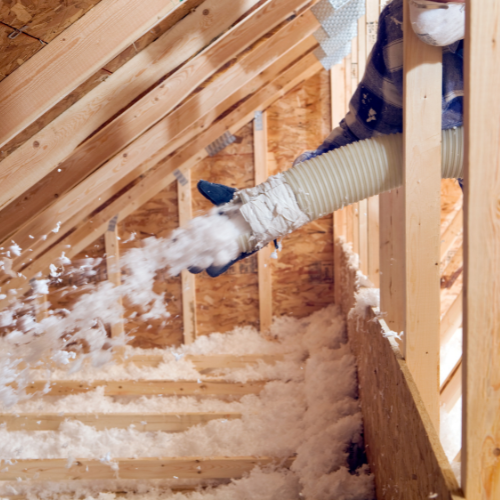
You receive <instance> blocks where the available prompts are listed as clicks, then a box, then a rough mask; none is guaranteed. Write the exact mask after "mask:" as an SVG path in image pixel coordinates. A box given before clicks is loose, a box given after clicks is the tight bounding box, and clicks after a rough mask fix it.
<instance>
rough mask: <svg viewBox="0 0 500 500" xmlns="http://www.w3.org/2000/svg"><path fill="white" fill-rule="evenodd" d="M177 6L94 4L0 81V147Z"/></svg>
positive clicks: (126, 1) (176, 1)
mask: <svg viewBox="0 0 500 500" xmlns="http://www.w3.org/2000/svg"><path fill="white" fill-rule="evenodd" d="M180 4H181V1H180V0H170V1H167V2H165V1H164V0H151V1H148V2H147V4H146V5H142V4H141V5H139V4H138V3H137V2H136V1H135V0H103V1H101V2H100V3H98V4H97V5H96V6H95V7H94V8H93V9H92V10H90V11H89V12H88V13H87V14H86V15H85V16H83V17H82V18H80V19H79V20H78V21H76V22H75V23H74V24H73V25H71V26H70V27H69V28H67V29H66V30H64V31H63V32H62V33H61V34H60V35H59V36H58V37H57V38H55V39H54V40H52V42H51V43H50V44H49V45H47V46H45V47H44V48H43V50H41V51H40V52H38V53H37V54H35V55H34V56H33V57H31V58H30V59H29V60H28V61H26V63H24V64H23V65H22V66H21V67H19V68H18V69H17V71H15V72H14V73H12V74H11V75H9V77H7V78H6V79H5V80H3V81H2V82H0V115H1V116H2V122H1V123H0V146H3V145H4V144H5V143H6V142H7V141H9V140H10V139H12V138H13V137H14V136H15V135H16V134H18V133H19V132H20V131H21V130H23V129H24V128H26V127H27V126H28V125H30V124H31V123H33V122H34V121H35V120H36V119H37V118H39V117H40V116H41V115H42V114H43V113H44V112H45V111H47V110H48V109H50V108H51V107H52V106H53V105H54V104H56V103H57V102H58V101H60V100H61V99H62V98H63V97H65V96H66V95H68V94H69V93H70V92H71V91H72V90H74V89H75V88H76V87H78V85H80V84H81V83H83V82H84V81H85V80H87V78H89V77H90V76H91V75H92V74H94V73H95V72H96V71H98V70H99V69H101V68H102V67H103V66H105V65H106V63H108V62H109V61H110V60H111V59H113V58H114V57H115V56H116V55H118V54H119V53H120V52H121V51H122V50H123V49H125V48H126V47H127V46H128V45H130V44H131V43H133V42H134V41H135V40H137V39H138V38H139V37H140V36H141V35H142V34H143V33H145V32H146V31H148V30H149V29H151V28H152V27H153V26H154V25H155V24H157V23H159V22H160V21H161V20H162V19H164V18H165V17H166V16H167V15H168V14H169V13H170V12H172V10H174V9H175V8H176V7H177V6H178V5H180ZM0 199H2V200H4V197H3V196H2V197H1V198H0Z"/></svg>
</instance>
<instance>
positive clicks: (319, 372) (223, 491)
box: [0, 306, 373, 500]
mask: <svg viewBox="0 0 500 500" xmlns="http://www.w3.org/2000/svg"><path fill="white" fill-rule="evenodd" d="M271 333H272V335H273V337H275V338H276V341H273V342H269V341H263V340H262V337H260V335H259V333H258V332H257V331H255V330H252V329H250V328H244V329H241V328H240V329H237V330H236V331H234V332H232V333H230V334H224V335H223V336H222V335H214V336H211V337H209V338H205V337H202V338H200V339H198V340H197V341H196V342H195V343H194V344H193V345H191V346H184V347H183V348H182V349H172V350H170V352H171V353H174V352H175V353H176V354H177V355H179V351H184V352H185V353H188V352H192V353H198V354H206V353H220V352H224V353H231V352H232V353H238V354H248V353H252V352H261V353H262V352H264V353H271V352H272V353H285V358H286V361H285V363H289V364H290V366H289V369H287V370H280V369H278V370H275V371H274V373H273V378H275V380H273V381H271V382H269V383H268V384H266V386H265V388H264V390H263V391H262V393H261V394H260V395H247V396H244V397H243V398H241V399H240V400H239V401H228V402H225V401H220V400H216V399H213V398H200V399H197V398H195V397H168V398H167V397H165V398H161V397H152V398H147V397H141V398H138V399H135V400H132V399H130V398H129V399H127V398H124V399H123V401H120V400H119V398H109V397H105V396H103V393H102V389H100V391H94V392H93V393H88V394H81V395H72V396H67V397H62V398H51V401H49V402H45V401H43V402H42V401H40V400H38V401H37V400H36V399H33V400H31V401H26V402H23V403H19V404H17V405H15V406H14V407H13V408H12V411H14V412H16V413H20V412H29V411H40V410H42V409H43V411H46V412H47V411H50V412H66V411H78V410H79V409H81V408H86V410H87V411H88V412H90V413H91V412H93V411H96V412H97V411H113V412H116V411H122V412H130V411H138V412H144V411H145V410H146V409H147V411H148V412H150V411H165V412H166V411H168V412H174V411H216V410H219V411H238V412H241V413H242V418H241V419H237V420H214V421H210V422H208V424H206V425H203V426H195V427H192V428H190V429H188V430H187V431H185V432H182V433H173V434H172V433H165V432H139V431H138V430H136V429H135V428H133V427H129V428H128V429H108V430H105V431H97V430H95V429H94V428H93V427H90V426H85V425H83V424H81V423H79V422H74V421H66V422H65V423H64V424H62V425H61V427H60V430H59V431H58V432H53V431H35V432H26V431H14V432H8V431H7V430H6V429H5V428H3V429H0V443H2V445H1V447H0V459H3V460H15V459H21V458H56V457H57V458H65V459H67V460H68V463H71V462H72V461H73V460H75V459H78V458H98V459H101V460H104V461H105V462H106V463H109V465H110V467H113V466H114V464H113V459H114V458H118V457H146V456H163V457H165V456H178V457H182V456H200V455H201V456H243V455H247V456H248V455H250V456H272V457H276V458H277V459H278V460H281V459H286V458H287V457H289V456H291V455H293V454H295V453H297V457H296V460H295V462H294V464H293V465H292V467H291V471H287V470H284V469H280V468H279V466H277V467H275V468H274V469H273V468H267V469H266V470H259V469H257V470H254V471H253V472H252V474H250V475H249V476H248V477H245V478H244V479H241V480H236V481H233V482H232V483H231V484H229V485H224V486H219V487H218V488H217V489H216V490H208V491H203V492H201V491H200V492H195V493H175V494H174V493H172V494H170V493H166V492H164V493H163V494H162V495H161V496H158V495H160V493H159V490H158V488H159V489H160V490H161V489H162V488H163V489H165V488H167V487H168V486H172V481H171V480H170V482H169V481H164V482H163V483H162V482H156V483H155V482H135V481H132V482H131V481H128V482H127V481H121V482H120V481H114V482H106V481H101V482H91V483H84V482H80V483H79V485H78V487H79V488H80V490H79V493H78V494H79V495H83V496H84V497H86V498H89V499H90V498H91V495H92V494H93V492H94V494H97V493H96V492H99V491H101V492H102V491H105V490H106V489H107V490H108V491H109V490H110V489H112V488H113V487H114V488H117V487H120V485H121V486H122V487H123V488H127V489H133V490H137V489H138V488H139V489H142V491H146V490H148V489H150V490H151V488H156V490H154V492H152V491H151V492H150V495H151V498H152V495H153V494H154V495H155V498H158V497H160V498H165V499H167V498H169V499H170V498H172V499H174V498H175V499H179V500H180V499H185V498H186V499H187V498H189V499H192V500H195V499H200V500H201V499H214V500H215V499H234V500H238V499H245V500H246V499H250V498H252V499H256V500H259V499H269V500H270V499H273V500H280V499H283V500H285V499H286V500H290V499H292V498H302V497H301V496H299V493H300V494H302V495H303V497H305V498H315V499H317V500H321V499H325V500H326V499H330V498H338V499H346V500H347V499H352V500H355V499H359V500H367V499H370V498H372V497H373V477H372V476H371V475H370V474H369V473H368V471H367V469H366V467H365V466H362V467H361V468H360V469H359V470H358V471H357V472H356V473H355V474H351V473H350V472H349V470H348V468H347V458H348V453H347V450H348V448H349V447H350V446H351V445H352V443H356V444H361V440H362V438H361V433H362V421H361V412H360V408H359V402H358V400H357V386H356V366H355V360H354V357H353V355H352V354H351V352H350V349H349V345H348V344H347V339H346V327H345V321H344V319H343V317H342V316H341V314H340V313H339V310H338V309H337V308H336V307H335V306H330V307H328V308H326V309H324V310H322V311H319V312H317V313H314V314H312V315H311V316H310V317H309V318H306V319H304V320H297V319H292V318H281V319H278V320H276V321H275V322H274V324H273V327H272V331H271ZM226 339H227V343H226ZM219 348H220V350H219ZM167 351H168V350H167ZM168 366H170V365H168ZM277 366H278V365H277ZM252 370H255V368H253V369H252ZM167 374H168V375H167ZM247 375H248V374H247ZM163 376H168V377H169V378H170V374H169V373H168V371H167V372H164V373H163ZM198 376H199V374H198ZM2 465H3V466H8V464H6V463H5V462H3V464H2ZM111 483H113V484H111ZM71 488H74V485H72V484H70V483H69V482H68V483H64V484H60V483H58V484H47V483H45V484H38V485H37V484H36V483H31V484H28V483H24V482H9V483H4V484H3V485H2V486H1V487H0V494H11V495H12V494H28V496H30V494H31V495H35V496H36V497H37V498H40V497H43V496H50V494H53V492H54V491H59V492H63V491H68V492H69V491H70V490H71ZM68 494H69V493H68ZM74 495H76V493H74ZM73 497H74V496H71V495H70V496H69V497H68V498H73ZM98 498H99V499H101V500H104V499H106V500H107V499H110V500H111V499H113V498H114V494H105V496H102V494H101V496H98ZM147 498H149V497H147Z"/></svg>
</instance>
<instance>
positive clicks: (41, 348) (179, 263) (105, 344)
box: [0, 209, 240, 406]
mask: <svg viewBox="0 0 500 500" xmlns="http://www.w3.org/2000/svg"><path fill="white" fill-rule="evenodd" d="M239 234H240V229H239V228H238V225H237V223H236V222H235V221H233V220H230V218H229V217H227V216H225V215H220V214H219V213H218V210H217V209H213V210H212V211H211V212H209V213H208V214H206V215H205V216H202V217H197V218H196V219H193V220H192V221H191V222H190V223H189V224H188V225H186V226H185V227H182V228H179V229H176V230H175V231H173V232H172V234H171V235H170V237H168V238H148V239H146V240H144V241H143V245H142V246H141V247H139V248H134V249H131V250H129V251H128V252H126V253H125V254H124V255H123V256H122V258H121V260H120V265H121V267H122V284H121V285H120V286H118V287H115V286H113V285H112V284H111V283H109V282H102V283H99V284H98V285H97V286H93V285H92V286H88V287H87V289H88V293H85V294H84V295H81V296H80V297H79V298H78V299H77V300H76V301H75V303H74V304H73V306H72V307H71V309H70V310H68V309H60V310H57V311H50V313H49V316H48V317H47V318H44V319H43V320H41V321H40V322H36V321H35V318H34V315H33V313H32V312H26V300H23V299H18V300H15V299H16V295H17V294H16V290H9V291H8V294H9V298H10V300H11V303H10V306H9V308H8V309H6V310H3V311H0V327H2V328H4V329H5V328H6V329H7V334H6V335H4V336H3V337H1V338H0V404H3V405H6V406H9V405H12V404H14V403H16V402H17V401H19V400H22V399H25V398H26V397H27V395H26V393H25V391H24V389H25V388H26V386H27V385H28V384H29V382H30V381H32V380H33V379H35V378H37V377H39V376H40V375H39V374H38V375H37V373H39V370H32V369H31V368H33V367H36V365H37V364H42V360H44V361H47V360H49V359H50V360H51V361H52V363H51V369H52V366H54V365H55V366H59V367H61V368H65V370H66V371H67V372H68V371H69V372H75V371H78V370H79V369H80V368H81V367H82V366H84V365H85V363H86V361H90V362H91V363H92V364H93V365H94V366H102V365H104V364H105V363H107V362H109V361H110V360H111V359H112V350H113V349H112V348H114V347H118V346H123V345H125V344H126V342H127V341H128V340H129V339H128V338H127V337H126V335H124V334H122V335H121V336H120V337H114V338H112V339H110V338H108V335H107V332H106V328H105V325H113V324H115V323H117V322H118V321H120V320H121V315H122V313H123V309H122V307H121V306H120V305H119V299H120V298H123V299H125V300H126V301H127V302H128V303H129V304H130V305H131V306H138V307H140V308H141V309H142V314H141V316H140V318H141V319H142V320H144V321H145V322H147V321H148V320H150V319H157V318H164V319H165V320H167V319H168V317H169V316H170V314H169V313H168V311H167V308H166V303H165V300H164V297H163V295H159V294H157V293H155V292H154V291H153V284H154V279H155V276H156V273H157V272H158V271H159V270H162V269H165V268H168V272H169V274H170V275H172V276H174V275H177V274H178V273H179V272H180V271H181V270H182V269H185V268H187V267H189V266H201V267H207V266H209V265H210V264H215V265H217V264H218V263H220V262H224V263H225V262H227V261H228V260H231V259H232V258H234V257H236V255H238V253H239V250H238V248H239V247H238V243H237V241H236V239H237V236H238V235H239ZM2 258H3V261H1V262H0V264H1V265H2V266H3V268H5V266H6V262H5V261H8V260H9V259H7V258H5V257H2ZM91 261H92V259H89V262H86V263H85V264H84V265H83V267H85V268H88V269H87V272H89V273H90V274H91V273H92V272H93V271H92V265H93V264H92V262H91ZM7 263H8V262H7ZM70 264H71V261H70V260H69V259H68V258H67V257H65V256H64V254H63V255H62V256H61V258H60V259H59V260H58V262H55V263H54V264H52V265H51V266H50V268H51V273H50V277H51V279H53V280H57V279H58V277H59V276H60V275H61V273H62V272H64V270H65V267H66V266H68V265H70ZM14 274H15V273H14ZM19 276H22V275H19ZM48 282H49V280H45V279H39V280H35V281H34V282H33V286H32V288H33V292H34V295H35V297H36V296H38V295H44V294H47V293H48ZM19 295H21V293H20V294H19ZM5 297H6V295H5V294H4V295H3V296H2V298H5ZM133 314H136V313H133ZM124 320H125V321H126V320H127V318H124ZM75 343H77V344H78V343H80V345H82V344H84V345H85V347H86V349H85V352H83V349H80V352H79V353H78V356H75V353H73V352H68V349H67V346H68V344H73V345H75ZM167 364H168V363H167ZM20 366H23V367H24V368H25V369H24V370H22V371H21V370H20V369H19V368H20ZM47 366H48V365H47ZM165 368H166V367H165ZM177 368H180V367H179V366H178V367H177ZM189 372H190V367H189V365H185V366H184V371H182V373H181V370H178V372H177V373H178V376H179V377H185V376H187V375H188V374H189ZM110 373H113V375H109V376H113V377H115V376H119V375H118V374H116V375H115V374H114V372H110ZM44 378H47V374H46V373H45V374H44ZM13 382H15V385H12V384H13Z"/></svg>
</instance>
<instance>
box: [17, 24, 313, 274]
mask: <svg viewBox="0 0 500 500" xmlns="http://www.w3.org/2000/svg"><path fill="white" fill-rule="evenodd" d="M314 24H315V23H314V22H310V17H309V21H308V22H307V23H302V24H300V23H299V26H298V27H297V26H296V25H290V26H289V27H291V28H293V27H294V26H295V27H296V28H297V29H296V30H295V31H294V30H293V29H292V30H287V33H286V35H287V36H285V37H284V38H281V41H282V45H287V44H289V45H290V46H291V47H290V50H284V52H285V55H283V56H282V57H281V58H279V60H278V61H276V63H275V64H276V65H277V69H280V68H281V69H283V67H284V66H283V65H284V64H286V63H288V64H289V63H291V62H293V60H294V58H295V59H296V58H297V57H300V55H301V54H302V53H303V52H301V51H304V50H308V49H309V48H310V47H311V45H312V43H311V40H306V41H305V42H302V43H301V40H302V39H307V37H308V36H309V35H310V33H311V32H312V31H313V30H314ZM278 34H279V33H278ZM278 34H277V35H278ZM271 40H272V38H271V39H270V40H269V42H271ZM297 42H299V43H297ZM294 44H297V49H296V50H295V49H294V47H293V45H294ZM267 50H275V51H276V52H278V51H281V50H283V47H278V48H274V49H273V48H272V47H269V46H268V45H267V42H266V43H265V44H263V45H262V46H261V47H259V50H257V51H256V53H253V58H254V59H258V57H259V56H260V55H261V54H262V53H265V52H266V51H267ZM288 52H291V53H292V56H293V58H292V59H291V60H290V58H289V57H286V54H287V53H288ZM233 68H235V69H237V67H236V66H233ZM265 68H266V66H265V63H263V62H262V63H255V64H254V65H253V67H252V69H251V70H250V69H249V68H246V72H245V71H244V70H243V71H241V70H240V69H237V71H238V73H239V74H240V81H241V82H243V83H247V82H248V81H249V80H252V77H254V78H255V79H256V81H255V82H248V83H249V88H247V89H246V91H247V94H246V95H248V93H249V92H251V91H255V89H256V88H258V86H259V83H260V82H262V80H266V76H267V81H269V79H272V78H273V75H275V73H274V72H273V71H270V72H269V73H268V74H266V73H264V74H262V73H261V72H262V70H264V69H265ZM223 76H224V77H226V78H229V77H230V75H229V71H228V72H226V73H225V74H224V75H223ZM285 83H286V82H285ZM241 87H242V88H244V85H241ZM272 88H273V87H271V89H272ZM216 90H219V86H218V80H215V81H214V82H212V83H211V84H210V85H209V86H208V87H207V88H205V89H204V90H203V91H202V92H200V94H204V93H205V94H207V95H208V96H209V98H210V99H211V106H210V109H208V111H207V113H205V115H208V114H210V113H211V112H212V111H213V110H214V109H217V108H219V109H217V111H218V112H219V111H220V112H222V111H224V110H225V109H228V108H229V107H230V106H231V105H232V104H234V103H235V99H231V98H229V100H228V99H227V94H226V93H225V92H224V91H218V92H216ZM237 96H238V98H241V97H245V96H243V95H241V94H237ZM226 101H227V104H226V105H224V103H226ZM236 102H237V101H236ZM189 103H190V101H188V102H187V103H186V105H185V106H184V105H183V106H181V107H179V108H178V109H177V110H176V112H175V114H171V115H169V116H167V117H166V118H165V119H164V120H162V121H161V122H160V123H158V124H157V125H156V126H155V127H153V128H151V129H150V130H149V131H148V132H147V133H146V134H144V135H143V136H141V137H140V138H139V139H137V140H136V141H135V142H134V143H133V144H131V145H130V146H129V147H128V148H127V149H126V150H125V151H124V152H123V153H121V154H120V155H118V156H117V157H115V158H113V159H112V160H110V161H109V162H108V163H107V164H106V165H104V166H103V167H102V168H101V169H99V171H97V172H95V173H94V174H93V175H91V176H90V177H88V178H87V179H85V181H83V182H82V183H81V184H80V185H78V186H77V187H76V188H74V189H73V190H72V191H70V192H69V193H68V194H67V195H65V196H64V197H62V198H61V199H60V200H58V201H57V202H56V203H55V204H54V205H52V206H51V207H49V208H48V209H47V210H46V211H45V212H43V213H42V214H40V216H39V217H36V218H35V219H34V220H33V221H32V222H30V223H29V224H27V225H26V226H25V227H23V228H21V229H20V230H19V231H17V232H16V233H15V234H14V235H13V236H12V238H11V239H13V240H14V241H16V243H17V244H18V245H19V246H20V247H21V248H22V249H23V251H22V253H21V256H20V257H17V258H16V259H15V260H14V262H13V268H14V269H16V270H20V269H21V268H22V265H23V263H24V262H26V260H27V258H28V257H29V258H30V259H35V258H36V257H37V256H38V255H39V254H40V253H41V252H43V251H44V250H46V249H47V248H49V247H50V246H51V245H53V244H54V242H56V241H57V240H58V239H59V236H58V234H57V233H54V232H52V231H51V230H52V228H53V227H54V224H55V223H54V221H57V222H60V223H61V230H60V234H64V233H65V232H67V231H68V230H70V229H71V228H72V227H74V226H75V225H76V224H77V223H79V222H80V221H82V220H83V218H84V217H85V216H86V215H87V214H90V213H91V212H93V211H95V210H96V209H97V208H98V207H99V206H100V205H102V203H103V202H104V201H106V200H107V199H109V198H110V197H112V196H113V195H114V194H115V193H117V192H119V191H121V190H122V189H123V188H124V187H126V186H127V185H128V184H129V183H130V182H132V181H133V180H134V179H135V178H136V177H137V176H139V175H141V174H142V173H144V171H145V170H147V169H141V171H140V172H136V173H134V170H136V169H137V168H140V166H141V164H143V163H144V162H145V161H147V160H148V159H149V158H150V157H152V156H153V155H154V154H155V153H159V154H160V155H161V156H160V157H159V158H158V159H156V160H155V161H154V162H153V163H152V164H151V165H150V166H153V165H154V164H155V163H157V162H158V161H159V160H160V159H161V158H162V157H164V156H166V155H168V154H169V153H171V152H173V151H174V150H175V149H176V147H180V146H182V145H184V144H185V143H186V142H187V140H189V139H190V138H191V137H194V135H196V133H199V131H201V130H203V129H205V128H207V125H209V124H210V121H209V123H208V124H207V123H206V121H202V122H201V123H197V120H198V119H200V120H202V119H203V116H204V114H203V111H202V110H201V109H198V108H197V107H196V106H193V105H189V106H188V104H189ZM221 104H222V107H223V108H224V109H220V108H221ZM193 107H194V108H195V109H190V108H193ZM180 115H183V116H184V117H185V118H183V120H184V123H185V126H184V131H185V133H184V134H178V133H177V132H176V131H177V130H178V128H176V126H179V123H178V120H177V118H178V117H179V116H180ZM200 115H201V116H200ZM215 117H216V116H213V115H211V117H210V119H211V120H212V121H213V119H215ZM179 128H180V126H179ZM174 131H175V132H174ZM172 135H174V137H172ZM176 137H177V138H176ZM172 139H174V140H172ZM164 148H167V149H166V150H165V149H164ZM123 155H126V158H123ZM120 179H121V180H120ZM40 233H41V234H40ZM33 234H36V235H39V236H41V235H43V234H45V236H44V237H43V238H38V239H33V238H32V235H33Z"/></svg>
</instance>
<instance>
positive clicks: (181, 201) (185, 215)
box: [177, 170, 196, 344]
mask: <svg viewBox="0 0 500 500" xmlns="http://www.w3.org/2000/svg"><path fill="white" fill-rule="evenodd" d="M191 190H192V185H191V171H190V170H186V171H185V172H184V173H183V174H182V178H181V179H178V180H177V197H178V205H179V225H180V226H184V225H185V224H187V223H188V222H189V221H190V220H191V219H192V218H193V204H192V194H191V193H192V191H191ZM181 279H182V319H183V329H184V343H185V344H191V343H193V342H194V341H195V340H196V277H195V275H194V274H192V273H190V272H189V271H188V270H187V269H184V270H183V271H182V272H181Z"/></svg>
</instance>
